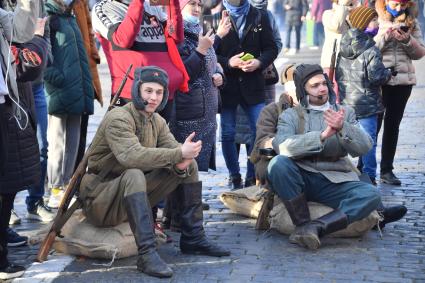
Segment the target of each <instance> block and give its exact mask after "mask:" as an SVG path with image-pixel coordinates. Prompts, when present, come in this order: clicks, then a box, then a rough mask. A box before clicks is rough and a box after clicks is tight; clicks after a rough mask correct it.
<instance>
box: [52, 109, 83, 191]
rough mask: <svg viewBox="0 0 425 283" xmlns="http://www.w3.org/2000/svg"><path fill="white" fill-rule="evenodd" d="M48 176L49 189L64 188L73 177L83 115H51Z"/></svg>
mask: <svg viewBox="0 0 425 283" xmlns="http://www.w3.org/2000/svg"><path fill="white" fill-rule="evenodd" d="M48 119H49V120H48V127H47V140H48V142H49V147H48V152H49V158H48V159H47V176H48V179H49V188H57V187H63V186H64V185H66V184H68V183H69V180H70V179H71V177H72V174H73V171H74V166H75V160H76V158H77V151H78V144H79V142H80V127H81V115H68V114H61V115H49V117H48Z"/></svg>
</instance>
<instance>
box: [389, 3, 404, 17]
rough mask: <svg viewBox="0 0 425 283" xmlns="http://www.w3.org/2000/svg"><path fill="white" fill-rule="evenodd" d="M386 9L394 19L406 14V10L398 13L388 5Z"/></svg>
mask: <svg viewBox="0 0 425 283" xmlns="http://www.w3.org/2000/svg"><path fill="white" fill-rule="evenodd" d="M385 8H386V9H387V11H388V13H390V14H391V16H393V17H394V18H397V17H398V16H400V15H401V14H403V13H404V12H405V10H400V11H397V10H394V9H391V8H390V6H388V5H386V6H385Z"/></svg>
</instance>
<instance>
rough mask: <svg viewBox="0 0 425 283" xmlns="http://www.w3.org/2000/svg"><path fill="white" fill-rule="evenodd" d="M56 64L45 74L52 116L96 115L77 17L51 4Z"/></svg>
mask: <svg viewBox="0 0 425 283" xmlns="http://www.w3.org/2000/svg"><path fill="white" fill-rule="evenodd" d="M45 6H46V12H47V13H48V14H49V15H50V43H51V45H52V55H53V64H51V65H49V66H48V67H47V68H46V71H45V72H44V80H45V90H46V98H47V104H48V113H49V114H53V115H54V114H73V115H80V114H93V98H94V90H93V84H92V77H91V74H90V69H89V64H88V60H87V54H86V51H85V49H84V44H83V39H82V37H81V32H80V30H79V28H78V25H77V22H76V20H75V17H74V16H73V15H71V14H70V12H69V10H68V9H67V7H65V6H63V4H59V2H56V1H54V0H47V2H46V4H45Z"/></svg>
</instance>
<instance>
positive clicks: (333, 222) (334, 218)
mask: <svg viewBox="0 0 425 283" xmlns="http://www.w3.org/2000/svg"><path fill="white" fill-rule="evenodd" d="M283 203H284V204H285V207H286V209H287V210H288V213H289V216H290V217H291V219H292V222H293V223H294V225H295V226H296V227H295V231H294V232H293V233H292V234H291V235H290V236H289V241H290V242H291V243H293V244H297V245H299V246H302V247H305V248H308V249H312V250H315V249H318V248H319V247H320V237H322V236H324V235H326V234H330V233H333V232H335V231H338V230H341V229H344V228H345V227H347V225H348V221H347V215H345V214H344V213H343V212H341V211H340V210H334V211H332V212H330V213H328V214H326V215H323V216H322V217H319V218H317V219H315V220H312V221H311V220H310V211H309V210H308V205H307V200H306V198H305V196H304V194H301V195H299V196H298V197H296V198H293V199H291V200H288V201H284V202H283Z"/></svg>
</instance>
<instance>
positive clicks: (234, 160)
mask: <svg viewBox="0 0 425 283" xmlns="http://www.w3.org/2000/svg"><path fill="white" fill-rule="evenodd" d="M241 106H242V109H243V110H244V111H245V113H246V115H247V116H248V119H249V126H250V128H251V143H250V144H254V141H255V135H256V132H257V130H256V124H257V119H258V116H259V115H260V112H261V110H262V109H263V107H264V103H259V104H254V105H246V104H241ZM236 109H237V105H235V106H223V108H222V110H221V121H220V125H221V144H222V149H223V157H224V161H225V162H226V167H227V169H228V170H229V173H230V175H231V176H235V175H237V174H240V168H239V162H238V153H237V150H236V144H235V134H236ZM251 150H252V147H250V149H249V152H248V155H249V154H251ZM246 175H247V176H248V177H253V176H255V172H254V165H253V164H252V163H251V162H248V168H247V173H246Z"/></svg>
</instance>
